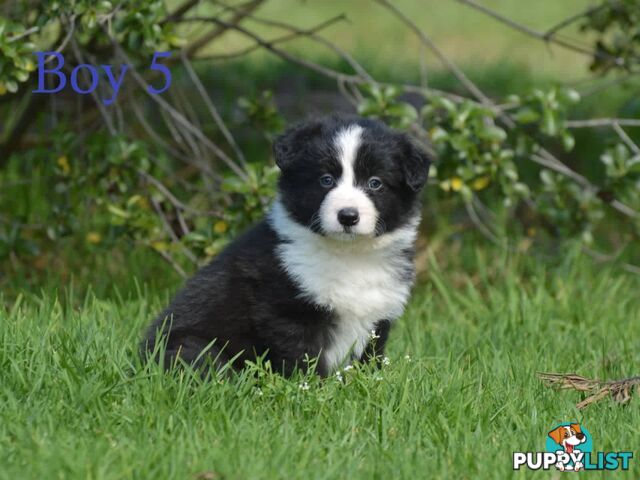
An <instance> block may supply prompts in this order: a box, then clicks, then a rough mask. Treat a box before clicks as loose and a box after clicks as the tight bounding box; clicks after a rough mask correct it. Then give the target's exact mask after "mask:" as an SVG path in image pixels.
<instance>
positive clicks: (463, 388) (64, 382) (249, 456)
mask: <svg viewBox="0 0 640 480" xmlns="http://www.w3.org/2000/svg"><path fill="white" fill-rule="evenodd" d="M451 248H453V247H451ZM465 255H466V256H465V257H464V262H465V263H466V267H465V268H464V269H461V268H459V267H458V266H457V265H454V264H453V263H454V262H456V261H462V260H461V258H462V254H458V253H457V252H455V251H450V252H448V255H446V256H445V257H443V258H440V257H438V258H434V257H433V256H432V257H429V258H422V260H421V261H422V267H424V268H425V272H426V273H424V274H423V275H422V278H421V281H420V284H419V285H418V286H417V287H416V289H415V294H414V296H413V299H412V301H411V304H410V306H409V308H408V309H407V311H406V314H405V315H404V316H403V318H402V319H400V321H399V322H398V324H397V325H396V327H395V329H394V331H393V332H392V337H391V340H390V344H389V350H388V357H389V359H390V363H389V365H387V366H385V367H383V368H382V370H380V371H378V370H376V369H374V368H372V367H365V368H360V367H356V368H354V369H352V370H349V371H347V372H343V373H342V381H340V379H338V378H337V377H332V378H328V379H326V380H320V379H318V378H315V377H307V378H302V377H300V378H294V379H291V380H285V379H283V378H281V377H279V376H277V375H273V374H268V373H266V372H265V371H264V370H263V369H262V370H261V369H258V368H255V369H254V370H253V371H252V373H251V374H244V375H240V376H238V377H236V378H232V379H225V380H219V381H210V382H201V381H200V380H199V379H198V378H197V377H195V376H193V375H191V374H189V373H188V372H185V371H181V372H173V373H172V374H164V373H162V372H160V371H158V369H157V368H155V367H154V366H148V365H147V366H145V365H140V364H139V362H138V360H137V357H136V344H137V342H138V339H139V337H140V333H141V330H142V329H143V328H144V326H145V324H146V323H147V321H148V320H149V319H150V317H152V316H153V315H154V313H155V312H157V311H158V309H159V308H160V307H161V304H162V303H163V302H164V301H166V295H167V293H168V292H165V291H161V292H158V291H149V290H148V289H145V288H142V287H141V288H139V289H138V292H137V293H133V294H123V295H121V296H117V295H114V296H111V297H102V298H97V297H96V296H95V295H92V294H87V295H84V294H83V295H80V294H78V293H74V292H73V291H70V290H67V291H59V292H58V293H57V294H56V292H55V291H53V290H50V291H45V292H42V293H40V294H38V295H34V294H25V295H23V296H20V297H18V298H17V299H12V300H10V301H9V300H6V301H5V303H6V308H4V309H1V310H0V405H2V408H1V410H0V466H1V467H0V478H2V479H11V480H14V479H18V478H20V479H50V478H52V479H57V478H70V479H75V478H78V479H85V478H86V479H96V480H97V479H125V478H180V479H189V478H193V479H196V478H200V479H223V478H224V479H261V478H264V479H274V478H286V479H297V478H326V479H333V478H363V479H371V478H380V479H388V478H506V477H510V476H511V475H512V467H511V457H512V452H513V451H514V450H523V451H526V450H534V451H539V450H544V445H545V437H546V434H547V432H548V431H549V430H550V429H551V428H552V427H554V426H555V425H556V424H557V423H559V422H563V421H578V422H580V423H582V424H583V425H585V426H587V428H588V429H589V431H590V432H591V434H592V435H593V441H594V450H597V451H623V450H633V449H634V448H635V449H637V448H638V438H640V408H639V407H638V406H639V405H640V403H639V401H640V399H638V398H634V399H633V400H632V401H631V404H630V405H628V406H626V407H621V406H619V405H616V404H614V403H612V402H611V401H610V400H609V399H606V400H604V401H602V402H600V403H598V404H595V405H592V406H590V407H589V408H587V409H586V410H584V411H579V410H577V409H576V408H575V407H574V404H575V403H576V402H577V401H579V400H580V399H581V398H582V397H581V395H580V394H578V393H575V392H572V391H571V392H569V391H556V390H553V389H549V388H547V387H545V386H543V385H542V384H541V382H540V381H539V380H538V379H537V378H536V372H538V371H553V372H572V371H575V372H577V373H579V374H581V375H584V376H590V377H599V378H621V377H624V376H630V375H633V374H636V375H637V374H638V373H640V372H638V365H640V350H639V349H638V348H637V339H638V337H639V336H640V322H639V321H638V320H640V296H638V291H640V279H639V278H638V277H637V276H632V275H630V274H626V273H624V272H621V271H620V270H616V269H609V268H602V267H600V266H596V265H593V264H592V263H591V262H590V261H586V260H584V259H580V258H579V257H577V256H574V255H570V254H567V255H566V256H565V259H564V260H563V262H562V263H560V264H557V265H550V264H547V265H545V264H543V263H542V262H540V261H538V260H537V259H535V258H533V257H531V256H527V255H513V254H509V255H508V254H506V253H504V252H501V251H498V250H494V249H491V248H483V249H480V250H475V251H472V253H471V254H469V253H467V254H465ZM456 259H457V260H456ZM255 373H257V374H258V375H255ZM637 454H638V452H637V450H636V455H637ZM638 462H639V460H638V459H634V460H633V461H632V463H631V467H632V470H633V472H624V473H617V474H608V475H607V478H611V477H614V476H616V475H619V476H620V477H623V476H624V477H625V478H632V477H635V478H638V476H639V474H640V464H639V463H638ZM634 474H635V475H634ZM524 475H525V476H529V475H527V474H524Z"/></svg>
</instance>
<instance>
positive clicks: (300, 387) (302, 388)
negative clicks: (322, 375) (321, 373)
mask: <svg viewBox="0 0 640 480" xmlns="http://www.w3.org/2000/svg"><path fill="white" fill-rule="evenodd" d="M298 388H299V389H300V390H302V391H307V390H309V384H308V383H307V382H302V383H301V384H300V385H299V386H298Z"/></svg>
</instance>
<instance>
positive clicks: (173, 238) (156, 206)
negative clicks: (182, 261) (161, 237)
mask: <svg viewBox="0 0 640 480" xmlns="http://www.w3.org/2000/svg"><path fill="white" fill-rule="evenodd" d="M151 204H152V205H153V208H154V210H155V211H156V214H158V216H159V217H160V222H161V223H162V227H163V228H164V231H165V232H166V233H167V234H168V235H169V237H170V238H171V241H172V242H173V243H175V244H176V245H180V248H181V249H182V251H183V252H184V254H185V256H186V257H187V258H188V259H189V260H191V262H193V264H194V265H198V258H197V257H196V255H195V254H194V253H193V252H192V251H191V250H190V249H189V248H187V246H186V245H185V244H184V243H182V242H181V241H180V239H179V238H178V236H177V235H176V232H174V230H173V228H172V227H171V225H170V224H169V220H167V216H166V215H165V214H164V212H163V211H162V208H161V207H160V204H159V203H158V202H157V201H156V200H155V199H154V198H153V197H151Z"/></svg>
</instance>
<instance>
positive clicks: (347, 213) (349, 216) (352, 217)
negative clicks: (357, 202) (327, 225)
mask: <svg viewBox="0 0 640 480" xmlns="http://www.w3.org/2000/svg"><path fill="white" fill-rule="evenodd" d="M358 220H360V215H359V214H358V210H356V209H355V208H351V207H350V208H343V209H341V210H339V211H338V221H339V222H340V224H341V225H344V226H345V227H353V226H354V225H355V224H356V223H358Z"/></svg>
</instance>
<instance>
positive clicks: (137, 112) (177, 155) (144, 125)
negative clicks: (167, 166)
mask: <svg viewBox="0 0 640 480" xmlns="http://www.w3.org/2000/svg"><path fill="white" fill-rule="evenodd" d="M130 105H131V108H132V109H133V113H134V114H135V116H136V118H137V119H138V121H139V122H140V125H142V128H143V129H144V130H145V132H147V135H149V136H150V137H151V138H152V139H153V141H154V142H156V143H157V144H158V145H160V146H161V147H162V149H163V150H164V151H167V152H169V153H170V154H171V155H172V156H173V157H175V158H178V159H183V158H184V155H183V154H182V153H180V152H179V151H178V150H176V149H175V148H173V147H172V146H171V145H169V143H168V142H165V140H164V139H163V138H162V137H161V136H160V135H158V133H157V132H156V131H155V130H154V129H153V128H151V125H149V122H147V120H146V119H145V118H144V115H143V113H142V111H141V110H140V107H139V105H138V102H136V101H135V100H133V101H132V102H131V104H130ZM165 173H167V172H165Z"/></svg>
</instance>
